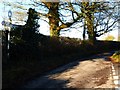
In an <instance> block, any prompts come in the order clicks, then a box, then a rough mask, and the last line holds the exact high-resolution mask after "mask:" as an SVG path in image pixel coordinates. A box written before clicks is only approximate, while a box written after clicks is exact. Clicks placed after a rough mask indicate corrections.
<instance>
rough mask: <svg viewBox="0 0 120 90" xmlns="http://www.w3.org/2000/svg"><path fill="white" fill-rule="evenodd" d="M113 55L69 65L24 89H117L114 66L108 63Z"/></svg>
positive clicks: (40, 78) (42, 77) (105, 54)
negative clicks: (114, 79)
mask: <svg viewBox="0 0 120 90" xmlns="http://www.w3.org/2000/svg"><path fill="white" fill-rule="evenodd" d="M112 53H113V52H111V53H103V54H98V55H95V56H92V57H90V58H84V59H81V60H77V61H75V62H72V63H69V64H67V65H65V66H62V67H59V68H57V69H55V70H53V71H51V72H48V73H46V75H44V76H41V77H38V78H35V79H33V80H32V81H30V82H28V83H26V84H25V85H24V86H23V87H22V88H24V89H25V88H32V89H36V88H57V89H60V88H115V87H113V84H114V83H113V72H112V64H111V62H110V61H107V57H108V56H110V55H111V54H112ZM115 68H117V67H115ZM117 70H118V69H117Z"/></svg>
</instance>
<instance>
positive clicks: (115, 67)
mask: <svg viewBox="0 0 120 90" xmlns="http://www.w3.org/2000/svg"><path fill="white" fill-rule="evenodd" d="M111 65H112V76H113V82H114V84H113V87H114V88H119V90H120V63H119V64H118V63H111Z"/></svg>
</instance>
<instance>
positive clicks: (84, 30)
mask: <svg viewBox="0 0 120 90" xmlns="http://www.w3.org/2000/svg"><path fill="white" fill-rule="evenodd" d="M85 33H86V24H85V20H84V27H83V40H85V39H86V37H85Z"/></svg>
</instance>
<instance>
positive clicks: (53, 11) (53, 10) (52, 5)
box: [44, 2, 60, 36]
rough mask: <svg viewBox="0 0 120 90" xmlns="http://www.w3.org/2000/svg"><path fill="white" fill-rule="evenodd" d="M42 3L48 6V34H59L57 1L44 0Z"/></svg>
mask: <svg viewBox="0 0 120 90" xmlns="http://www.w3.org/2000/svg"><path fill="white" fill-rule="evenodd" d="M44 4H45V5H46V6H47V8H49V12H48V15H49V16H48V19H49V25H50V36H59V35H60V30H59V29H58V27H59V20H58V18H59V13H58V9H59V2H44Z"/></svg>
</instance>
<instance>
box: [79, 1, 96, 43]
mask: <svg viewBox="0 0 120 90" xmlns="http://www.w3.org/2000/svg"><path fill="white" fill-rule="evenodd" d="M81 11H82V13H83V14H84V19H85V20H84V22H85V23H84V24H85V25H86V28H87V32H88V39H89V40H90V41H91V42H93V43H94V41H95V40H96V37H95V32H94V13H93V12H92V11H91V10H90V9H89V2H82V9H81Z"/></svg>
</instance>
